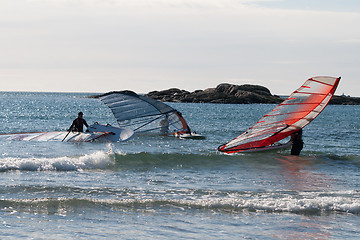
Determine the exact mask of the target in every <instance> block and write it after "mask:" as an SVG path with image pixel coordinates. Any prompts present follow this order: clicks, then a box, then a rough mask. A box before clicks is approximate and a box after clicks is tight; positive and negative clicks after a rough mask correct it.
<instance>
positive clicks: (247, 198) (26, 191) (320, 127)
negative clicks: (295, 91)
mask: <svg viewBox="0 0 360 240" xmlns="http://www.w3.org/2000/svg"><path fill="white" fill-rule="evenodd" d="M86 95H91V94H66V93H16V92H15V93H0V103H1V109H0V113H1V114H0V122H1V126H2V127H1V128H0V133H12V132H33V131H58V130H66V129H67V128H68V127H69V126H70V124H71V122H72V120H73V118H75V117H76V115H77V112H78V111H83V112H84V113H85V116H84V118H85V119H86V120H87V121H88V123H92V122H95V121H97V122H100V123H111V124H112V125H116V122H115V119H114V118H113V116H112V114H111V112H110V110H109V109H108V108H107V107H106V106H104V105H103V104H102V103H101V102H100V101H98V100H96V99H89V98H83V96H86ZM170 104H171V105H172V106H173V107H175V108H176V109H178V110H179V111H181V112H182V113H183V116H184V117H185V119H186V120H187V121H188V123H189V125H190V126H191V128H192V129H193V130H196V131H197V132H198V133H201V134H203V135H205V136H206V137H207V139H206V140H180V139H176V138H173V137H161V136H135V137H134V138H132V139H131V140H130V141H128V142H125V143H96V142H93V143H67V142H22V141H11V142H10V141H9V142H5V141H1V142H0V180H1V181H0V185H1V186H0V212H1V214H0V222H1V225H0V238H10V239H11V238H14V239H15V238H35V239H65V238H75V237H76V238H80V239H99V238H107V239H113V238H120V239H149V238H159V239H169V238H170V239H203V238H204V237H205V236H206V238H208V239H234V238H237V239H239V238H245V239H269V238H270V239H271V238H273V239H289V238H292V239H294V238H302V239H344V238H359V237H360V233H359V230H358V229H359V227H360V224H359V222H360V221H359V220H360V218H359V215H360V189H359V176H360V142H359V140H358V139H359V129H360V122H359V121H357V119H359V110H360V107H359V106H328V107H327V108H326V109H325V110H324V111H323V113H321V114H320V116H319V117H318V118H317V119H316V120H314V121H313V122H312V123H310V124H309V125H308V126H307V127H305V129H304V133H303V138H304V142H305V146H304V149H303V151H302V153H301V156H299V157H296V156H289V151H288V150H285V151H282V152H270V153H255V154H238V155H225V154H221V153H218V152H217V151H216V148H217V146H219V145H220V144H223V143H225V142H227V141H228V140H230V139H232V138H234V137H236V136H237V135H238V134H240V133H241V132H242V131H244V130H246V129H247V128H248V127H250V126H251V125H252V124H254V123H255V122H256V121H257V120H258V119H259V118H260V117H262V115H264V114H265V113H267V112H268V111H270V110H271V109H272V108H273V107H274V105H262V104H250V105H223V104H184V103H170Z"/></svg>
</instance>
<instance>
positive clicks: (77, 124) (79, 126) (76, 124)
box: [68, 112, 89, 132]
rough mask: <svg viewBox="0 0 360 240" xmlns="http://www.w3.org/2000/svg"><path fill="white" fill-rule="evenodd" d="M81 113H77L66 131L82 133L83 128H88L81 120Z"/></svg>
mask: <svg viewBox="0 0 360 240" xmlns="http://www.w3.org/2000/svg"><path fill="white" fill-rule="evenodd" d="M83 115H84V114H83V113H82V112H79V113H78V117H77V118H75V119H74V121H73V123H72V124H71V126H70V128H69V130H68V131H76V132H83V126H84V125H85V126H86V127H89V125H88V124H87V122H86V121H85V119H83Z"/></svg>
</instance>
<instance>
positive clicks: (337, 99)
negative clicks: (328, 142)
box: [146, 83, 360, 105]
mask: <svg viewBox="0 0 360 240" xmlns="http://www.w3.org/2000/svg"><path fill="white" fill-rule="evenodd" d="M146 96H148V97H150V98H153V99H156V100H159V101H163V102H186V103H232V104H249V103H273V104H277V103H281V102H282V101H284V98H281V97H280V96H277V95H272V94H271V92H270V90H269V89H268V88H266V87H263V86H259V85H249V84H245V85H234V84H228V83H222V84H219V85H218V86H217V87H215V88H208V89H205V90H196V91H194V92H189V91H186V90H180V89H178V88H170V89H168V90H163V91H152V92H149V93H147V94H146ZM330 104H337V105H359V104H360V98H354V97H348V96H334V97H333V98H332V99H331V101H330Z"/></svg>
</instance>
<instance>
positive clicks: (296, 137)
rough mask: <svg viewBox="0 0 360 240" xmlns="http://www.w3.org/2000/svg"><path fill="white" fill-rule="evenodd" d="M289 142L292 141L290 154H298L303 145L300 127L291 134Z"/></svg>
mask: <svg viewBox="0 0 360 240" xmlns="http://www.w3.org/2000/svg"><path fill="white" fill-rule="evenodd" d="M291 142H292V147H291V155H296V156H298V155H300V152H301V150H302V149H303V146H304V142H303V140H302V129H300V130H299V131H297V132H295V133H293V134H292V135H291Z"/></svg>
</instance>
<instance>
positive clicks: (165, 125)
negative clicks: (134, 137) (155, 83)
mask: <svg viewBox="0 0 360 240" xmlns="http://www.w3.org/2000/svg"><path fill="white" fill-rule="evenodd" d="M99 99H100V100H101V101H102V102H103V103H104V104H105V105H106V106H108V107H109V108H110V109H111V111H112V113H113V115H114V117H115V118H116V120H117V123H118V124H119V126H121V127H122V128H129V129H131V130H133V131H134V132H135V133H148V132H149V133H159V134H160V135H174V136H175V133H178V134H184V133H189V134H190V133H191V130H190V128H189V126H188V124H187V122H186V121H185V119H184V117H183V116H182V114H181V113H180V112H179V111H177V110H176V109H174V108H172V107H170V106H169V105H167V104H165V103H163V102H160V101H157V100H155V99H152V98H149V97H146V96H143V95H138V94H136V93H135V92H133V91H129V90H126V91H115V92H109V93H105V94H103V95H100V96H99Z"/></svg>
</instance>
